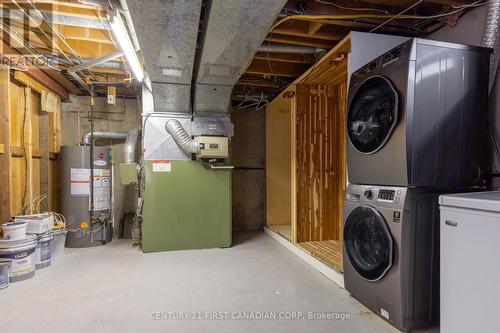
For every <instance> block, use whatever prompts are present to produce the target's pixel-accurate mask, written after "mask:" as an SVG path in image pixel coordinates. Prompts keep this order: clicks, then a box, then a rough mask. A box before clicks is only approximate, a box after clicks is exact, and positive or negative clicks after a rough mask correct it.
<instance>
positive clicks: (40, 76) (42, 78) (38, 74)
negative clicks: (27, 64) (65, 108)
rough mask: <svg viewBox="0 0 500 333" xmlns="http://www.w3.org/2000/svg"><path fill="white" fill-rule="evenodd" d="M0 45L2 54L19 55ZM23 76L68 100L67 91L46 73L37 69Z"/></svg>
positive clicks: (4, 45)
mask: <svg viewBox="0 0 500 333" xmlns="http://www.w3.org/2000/svg"><path fill="white" fill-rule="evenodd" d="M0 45H1V52H2V53H3V54H19V52H18V51H15V50H14V49H12V48H11V47H10V46H9V45H7V44H6V43H5V42H2V44H0ZM25 74H26V75H28V76H29V77H31V78H32V79H34V80H35V81H37V82H39V83H41V84H43V85H45V86H46V87H47V89H49V90H51V91H52V92H54V93H56V94H58V95H59V96H61V98H62V99H63V100H67V99H69V93H68V90H67V89H66V88H64V87H63V86H62V85H61V84H60V83H59V82H57V81H55V80H54V79H53V78H52V77H50V76H49V75H47V73H45V72H44V71H43V70H41V69H39V68H30V69H29V70H28V71H27V72H25Z"/></svg>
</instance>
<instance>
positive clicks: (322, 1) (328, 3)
mask: <svg viewBox="0 0 500 333" xmlns="http://www.w3.org/2000/svg"><path fill="white" fill-rule="evenodd" d="M314 1H315V2H317V3H320V4H322V5H329V6H334V7H337V8H340V9H346V10H359V11H372V12H378V13H382V14H390V13H389V12H388V11H386V10H380V9H376V8H361V7H346V6H342V5H339V4H337V3H335V2H333V1H325V0H314Z"/></svg>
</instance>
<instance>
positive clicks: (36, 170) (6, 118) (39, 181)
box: [0, 69, 61, 223]
mask: <svg viewBox="0 0 500 333" xmlns="http://www.w3.org/2000/svg"><path fill="white" fill-rule="evenodd" d="M47 96H49V97H50V98H49V99H47ZM0 100H1V101H2V102H1V104H0V108H1V111H0V112H1V118H0V133H1V135H0V179H1V183H0V185H1V189H0V193H1V195H0V199H1V200H0V206H1V207H0V213H1V217H0V218H1V220H0V222H1V223H5V222H7V221H8V220H9V219H10V218H11V217H13V216H15V215H18V214H22V213H35V212H43V211H59V195H58V194H59V161H58V153H59V148H60V142H61V124H60V98H59V96H57V95H55V94H53V93H51V92H49V91H48V90H47V89H46V88H45V87H44V86H43V85H41V84H40V83H38V82H37V81H35V80H33V79H31V78H30V77H28V76H27V75H26V74H24V73H22V72H17V71H9V70H7V69H2V70H0ZM47 101H50V103H49V102H47ZM43 198H44V199H43Z"/></svg>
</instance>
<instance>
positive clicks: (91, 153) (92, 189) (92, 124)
mask: <svg viewBox="0 0 500 333" xmlns="http://www.w3.org/2000/svg"><path fill="white" fill-rule="evenodd" d="M94 135H95V133H94V87H93V86H92V87H91V88H90V212H89V214H90V226H91V231H92V225H93V223H94V137H95V136H94ZM93 234H94V233H93V232H91V233H90V238H91V242H92V241H93V238H92V237H93V236H92V235H93Z"/></svg>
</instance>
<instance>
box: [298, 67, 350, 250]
mask: <svg viewBox="0 0 500 333" xmlns="http://www.w3.org/2000/svg"><path fill="white" fill-rule="evenodd" d="M346 97H347V75H346V76H345V80H344V81H343V82H342V83H340V84H337V85H322V84H318V85H298V86H297V125H296V126H297V130H296V131H297V134H296V151H297V153H296V158H297V162H296V165H297V175H296V177H297V178H296V179H297V180H296V181H297V242H309V241H323V240H339V239H341V235H342V234H341V225H342V222H341V221H342V220H343V211H344V209H343V207H344V196H345V184H346V170H345V169H346V168H345V166H346V158H345V129H344V128H345V125H344V123H345V116H346V115H345V113H346V110H345V106H346Z"/></svg>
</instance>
